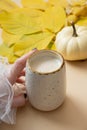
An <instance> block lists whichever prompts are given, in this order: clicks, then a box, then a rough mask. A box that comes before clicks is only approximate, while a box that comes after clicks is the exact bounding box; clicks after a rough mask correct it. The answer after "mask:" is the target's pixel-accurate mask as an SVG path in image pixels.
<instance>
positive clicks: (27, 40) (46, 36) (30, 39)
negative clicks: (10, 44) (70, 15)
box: [14, 31, 55, 56]
mask: <svg viewBox="0 0 87 130" xmlns="http://www.w3.org/2000/svg"><path fill="white" fill-rule="evenodd" d="M54 36H55V35H54V34H53V33H51V32H48V31H45V32H40V33H37V34H33V35H25V36H24V37H23V38H21V41H20V42H18V43H16V44H15V45H14V53H15V55H17V56H21V55H23V54H24V53H27V52H28V51H30V50H32V49H33V48H38V49H45V48H46V47H47V46H48V44H49V43H50V41H51V40H52V39H53V37H54Z"/></svg>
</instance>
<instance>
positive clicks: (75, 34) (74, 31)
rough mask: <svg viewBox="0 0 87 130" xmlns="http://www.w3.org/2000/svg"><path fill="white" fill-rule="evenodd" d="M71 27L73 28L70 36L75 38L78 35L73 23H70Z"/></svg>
mask: <svg viewBox="0 0 87 130" xmlns="http://www.w3.org/2000/svg"><path fill="white" fill-rule="evenodd" d="M71 25H72V27H73V35H72V36H73V37H77V36H78V34H77V32H76V28H75V25H74V23H73V22H72V23H71Z"/></svg>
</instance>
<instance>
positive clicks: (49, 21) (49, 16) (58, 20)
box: [41, 6, 66, 33]
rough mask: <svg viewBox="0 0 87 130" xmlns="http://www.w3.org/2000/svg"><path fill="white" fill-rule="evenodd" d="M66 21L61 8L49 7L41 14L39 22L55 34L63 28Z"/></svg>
mask: <svg viewBox="0 0 87 130" xmlns="http://www.w3.org/2000/svg"><path fill="white" fill-rule="evenodd" d="M65 19H66V14H65V11H64V9H63V8H62V7H59V6H53V7H49V8H48V9H47V10H46V11H45V12H44V14H43V16H42V18H41V21H42V23H43V25H42V26H43V27H44V28H46V29H48V30H50V31H52V32H55V33H57V32H58V31H60V29H61V28H62V27H63V26H64V24H65Z"/></svg>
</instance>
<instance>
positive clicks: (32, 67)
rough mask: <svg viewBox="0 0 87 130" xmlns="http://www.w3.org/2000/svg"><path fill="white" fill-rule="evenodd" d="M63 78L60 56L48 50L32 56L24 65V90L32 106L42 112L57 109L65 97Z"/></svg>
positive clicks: (63, 65) (64, 80)
mask: <svg viewBox="0 0 87 130" xmlns="http://www.w3.org/2000/svg"><path fill="white" fill-rule="evenodd" d="M55 64H56V65H55ZM51 65H52V66H51ZM49 66H50V67H49ZM65 77H66V76H65V64H64V60H63V58H62V56H61V55H60V54H58V53H56V52H55V51H49V50H41V51H38V52H37V53H35V54H33V55H32V56H31V57H30V58H29V59H28V61H27V64H26V89H27V94H28V96H29V100H30V102H31V104H32V106H33V107H35V108H37V109H39V110H43V111H51V110H54V109H56V108H57V107H59V106H60V105H61V104H62V103H63V101H64V99H65V95H66V79H65Z"/></svg>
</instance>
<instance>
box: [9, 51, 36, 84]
mask: <svg viewBox="0 0 87 130" xmlns="http://www.w3.org/2000/svg"><path fill="white" fill-rule="evenodd" d="M36 51H37V49H34V50H32V51H30V52H29V53H27V54H25V55H23V56H22V57H20V58H19V59H18V60H17V61H16V62H15V63H14V64H13V65H12V67H11V71H10V73H9V76H8V80H9V81H10V82H11V84H14V83H15V81H16V80H17V78H18V77H19V76H20V73H21V72H22V70H23V69H24V67H25V65H26V60H27V59H28V58H29V57H30V56H31V55H32V54H33V53H34V52H36Z"/></svg>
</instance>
